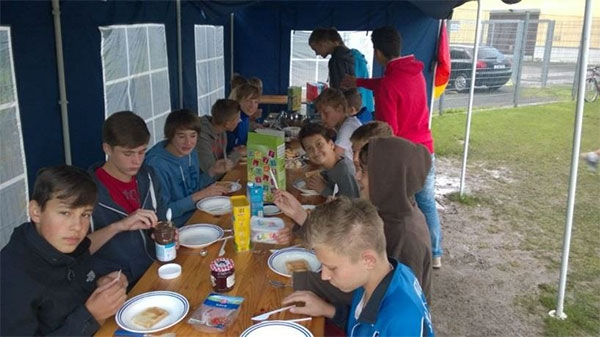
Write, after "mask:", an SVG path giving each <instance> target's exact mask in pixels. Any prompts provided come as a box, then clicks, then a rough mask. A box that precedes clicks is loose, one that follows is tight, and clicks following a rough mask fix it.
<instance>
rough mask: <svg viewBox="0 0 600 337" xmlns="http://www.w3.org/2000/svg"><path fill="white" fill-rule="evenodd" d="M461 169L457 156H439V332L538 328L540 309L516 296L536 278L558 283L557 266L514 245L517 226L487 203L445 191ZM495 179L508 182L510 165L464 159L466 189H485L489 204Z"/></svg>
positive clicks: (519, 332) (434, 308)
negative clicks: (491, 166)
mask: <svg viewBox="0 0 600 337" xmlns="http://www.w3.org/2000/svg"><path fill="white" fill-rule="evenodd" d="M460 171H461V163H460V161H458V160H456V161H453V160H448V159H445V158H439V157H438V158H437V161H436V172H437V179H436V180H437V181H436V185H437V186H436V187H437V191H436V192H437V195H436V199H437V201H438V208H439V213H440V217H441V221H442V235H443V242H442V246H443V249H444V256H443V259H442V262H443V266H442V268H441V269H439V270H435V271H434V278H433V300H432V304H431V313H432V319H433V323H434V328H435V330H436V336H438V337H456V336H540V335H543V317H544V316H543V314H544V313H541V312H540V313H536V314H531V313H529V312H528V311H527V310H526V308H524V307H523V306H522V305H519V304H518V303H517V301H518V300H519V299H520V298H522V297H524V296H530V295H532V294H536V293H537V292H538V285H539V284H542V283H550V284H553V283H558V274H556V275H554V274H550V273H548V271H547V270H546V268H545V266H544V263H543V261H541V260H539V259H538V258H536V256H534V254H533V252H530V251H523V250H521V249H519V246H520V243H521V241H522V240H523V238H522V236H521V234H520V233H517V232H515V231H512V230H510V226H509V224H508V223H507V222H506V220H503V219H502V216H497V215H494V212H493V211H492V209H491V208H490V207H489V206H481V205H477V206H466V205H463V204H461V203H458V202H453V201H451V200H449V199H448V197H447V195H448V194H449V193H451V192H457V191H458V190H459V184H460ZM499 183H500V184H511V183H513V179H512V178H511V174H510V171H509V170H508V169H506V168H498V170H497V171H496V170H494V171H490V170H485V169H484V168H483V167H482V166H481V165H478V164H477V163H469V171H468V174H467V179H466V184H465V186H467V187H468V188H467V190H466V192H467V193H469V194H474V195H483V196H485V197H486V199H488V198H490V200H492V204H493V200H494V199H493V198H494V193H493V192H494V191H493V188H494V185H495V184H499ZM499 202H500V201H499Z"/></svg>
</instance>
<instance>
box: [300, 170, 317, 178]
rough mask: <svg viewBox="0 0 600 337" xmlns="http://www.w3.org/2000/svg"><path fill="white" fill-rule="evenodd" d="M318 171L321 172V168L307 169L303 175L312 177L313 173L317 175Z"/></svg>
mask: <svg viewBox="0 0 600 337" xmlns="http://www.w3.org/2000/svg"><path fill="white" fill-rule="evenodd" d="M319 173H321V170H314V171H308V172H306V173H304V176H305V177H306V178H310V177H312V176H314V175H317V174H319Z"/></svg>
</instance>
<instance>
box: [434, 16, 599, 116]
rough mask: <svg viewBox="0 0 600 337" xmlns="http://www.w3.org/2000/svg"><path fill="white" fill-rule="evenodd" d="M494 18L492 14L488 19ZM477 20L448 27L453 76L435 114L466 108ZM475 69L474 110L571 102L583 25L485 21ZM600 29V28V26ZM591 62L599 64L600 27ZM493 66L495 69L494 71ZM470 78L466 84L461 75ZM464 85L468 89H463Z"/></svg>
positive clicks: (594, 36) (436, 104)
mask: <svg viewBox="0 0 600 337" xmlns="http://www.w3.org/2000/svg"><path fill="white" fill-rule="evenodd" d="M490 17H492V15H490ZM475 24H476V22H475V21H474V20H452V21H449V22H448V24H447V29H448V34H449V40H450V50H451V60H452V68H453V69H452V75H451V78H450V83H449V85H448V87H447V89H446V92H445V93H444V95H442V97H440V98H439V99H438V100H436V101H435V102H434V112H435V111H437V112H438V113H440V114H442V113H443V112H445V111H452V110H466V107H467V104H468V97H469V93H468V89H469V87H468V85H469V84H470V73H471V68H470V67H469V68H468V70H465V64H466V63H468V62H472V56H471V57H470V58H469V55H472V53H473V42H474V40H475ZM481 24H482V26H481V39H480V49H479V52H478V54H479V57H478V60H477V70H476V71H475V74H476V75H475V76H476V77H475V96H474V101H473V106H474V108H477V109H482V108H492V107H507V106H519V105H525V104H536V103H544V102H552V101H562V100H569V99H572V98H573V97H574V95H575V93H576V90H577V88H576V87H574V86H575V85H576V83H577V81H576V78H575V76H576V73H577V69H578V65H579V59H580V55H579V46H580V43H581V40H582V39H581V31H582V22H581V21H560V22H557V21H555V20H549V19H537V17H535V16H534V17H533V19H532V18H531V17H530V16H529V14H527V15H525V16H524V17H523V18H520V19H490V20H485V21H482V23H481ZM598 28H600V27H598ZM590 41H591V42H592V43H591V48H590V50H589V59H588V60H589V61H588V62H589V64H590V65H593V64H596V65H598V64H600V29H592V37H591V39H590ZM494 67H495V68H496V69H494ZM466 76H468V80H467V82H466V83H465V82H464V79H463V77H466ZM463 85H467V87H466V90H464V87H463Z"/></svg>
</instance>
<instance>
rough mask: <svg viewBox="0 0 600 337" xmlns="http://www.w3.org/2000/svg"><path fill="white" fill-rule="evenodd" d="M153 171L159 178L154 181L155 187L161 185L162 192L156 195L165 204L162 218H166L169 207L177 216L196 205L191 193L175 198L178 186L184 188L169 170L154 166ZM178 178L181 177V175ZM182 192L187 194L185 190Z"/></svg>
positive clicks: (173, 214)
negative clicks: (172, 178)
mask: <svg viewBox="0 0 600 337" xmlns="http://www.w3.org/2000/svg"><path fill="white" fill-rule="evenodd" d="M148 165H149V166H150V167H152V168H154V166H152V164H151V162H148ZM153 172H154V173H155V174H154V175H152V177H153V178H158V181H154V183H153V185H154V187H155V188H157V187H160V193H159V194H157V195H156V197H157V198H159V199H160V201H161V202H160V204H161V205H164V208H165V211H164V212H165V214H159V215H160V216H161V218H162V219H166V210H167V209H169V208H170V209H171V212H172V213H171V214H172V217H173V218H177V217H179V216H181V215H183V214H185V213H186V212H188V211H190V210H192V209H194V208H195V207H196V205H195V204H194V200H193V199H192V196H191V195H186V196H184V197H182V198H180V199H173V195H174V194H175V193H172V192H173V190H174V189H178V188H181V189H183V187H182V186H180V185H179V186H178V184H177V183H176V182H175V181H172V180H171V179H169V173H168V172H167V171H165V170H157V169H155V168H154V170H153ZM178 178H179V179H181V178H180V177H178ZM182 194H183V195H185V191H184V192H183V193H182ZM161 208H162V207H161Z"/></svg>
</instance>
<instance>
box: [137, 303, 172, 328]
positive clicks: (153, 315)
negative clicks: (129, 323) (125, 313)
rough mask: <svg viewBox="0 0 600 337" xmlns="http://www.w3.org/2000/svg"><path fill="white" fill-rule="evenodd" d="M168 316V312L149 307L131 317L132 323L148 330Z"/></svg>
mask: <svg viewBox="0 0 600 337" xmlns="http://www.w3.org/2000/svg"><path fill="white" fill-rule="evenodd" d="M167 316H169V312H168V311H166V310H165V309H162V308H159V307H150V308H148V309H146V310H144V311H142V312H140V313H138V314H137V315H135V316H133V319H132V320H133V323H135V324H137V325H139V326H141V327H143V328H146V329H149V328H151V327H153V326H154V325H156V323H158V322H160V321H161V320H163V319H164V318H165V317H167Z"/></svg>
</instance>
